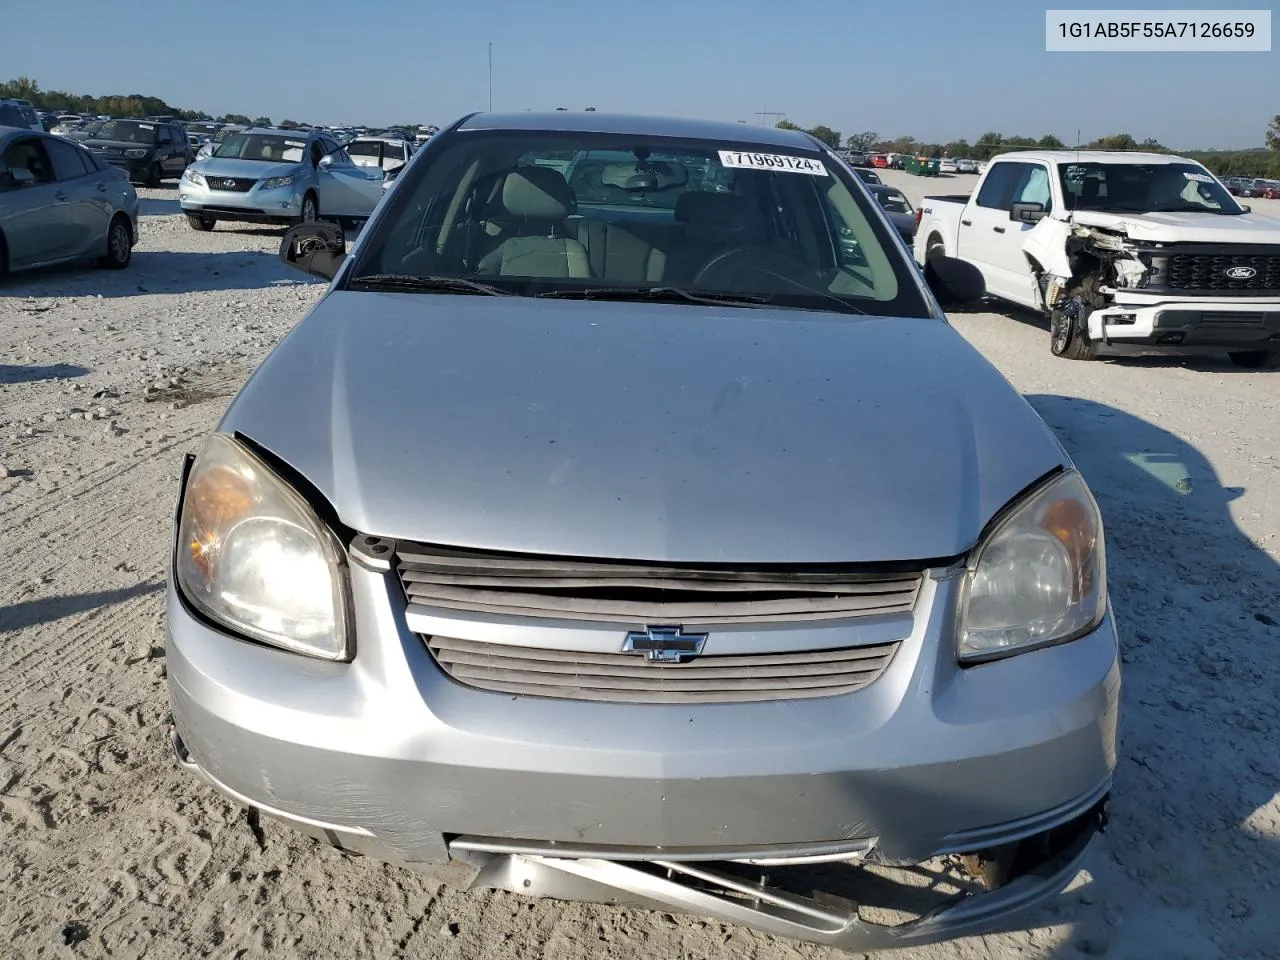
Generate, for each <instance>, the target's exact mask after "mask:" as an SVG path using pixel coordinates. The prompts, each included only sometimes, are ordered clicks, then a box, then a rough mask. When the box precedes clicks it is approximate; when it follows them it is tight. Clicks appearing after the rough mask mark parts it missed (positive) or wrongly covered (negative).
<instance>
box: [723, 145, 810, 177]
mask: <svg viewBox="0 0 1280 960" xmlns="http://www.w3.org/2000/svg"><path fill="white" fill-rule="evenodd" d="M720 162H721V163H722V164H723V165H724V166H726V167H740V168H742V169H744V170H775V171H777V172H779V173H808V174H812V175H813V176H815V177H825V176H827V168H826V167H825V166H824V165H823V163H822V161H821V160H810V159H809V158H808V157H788V156H785V155H783V154H781V153H742V152H740V151H738V150H721V151H720Z"/></svg>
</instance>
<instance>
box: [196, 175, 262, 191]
mask: <svg viewBox="0 0 1280 960" xmlns="http://www.w3.org/2000/svg"><path fill="white" fill-rule="evenodd" d="M205 181H206V182H207V183H208V184H209V189H210V190H228V191H231V192H233V193H248V192H249V191H250V190H252V189H253V185H254V184H255V183H257V182H258V181H257V180H254V179H250V178H247V177H211V176H208V175H206V176H205Z"/></svg>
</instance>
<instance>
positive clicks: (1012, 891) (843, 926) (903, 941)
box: [474, 829, 1097, 953]
mask: <svg viewBox="0 0 1280 960" xmlns="http://www.w3.org/2000/svg"><path fill="white" fill-rule="evenodd" d="M1096 837H1097V833H1096V831H1095V830H1092V829H1090V830H1085V831H1082V832H1081V834H1080V836H1079V837H1077V838H1076V840H1075V841H1074V842H1072V843H1071V844H1070V845H1068V846H1067V847H1065V848H1064V849H1063V850H1061V851H1060V852H1059V853H1058V855H1057V856H1055V857H1054V858H1053V859H1052V860H1050V861H1048V862H1046V863H1044V864H1042V865H1041V867H1040V868H1039V869H1037V870H1035V871H1033V872H1031V873H1028V874H1025V875H1023V876H1021V877H1019V878H1018V879H1016V880H1014V881H1013V882H1011V883H1009V884H1008V885H1006V886H1003V887H1000V888H999V889H996V890H992V891H987V892H983V893H978V894H959V895H957V896H956V897H954V898H953V899H952V900H951V901H950V902H949V903H946V904H944V905H943V906H941V907H939V908H938V909H936V910H934V911H933V912H931V913H928V914H926V915H924V916H922V917H920V918H919V919H917V920H914V921H911V922H908V923H903V924H899V925H895V926H888V925H885V924H879V923H872V922H868V921H866V920H863V919H862V918H861V917H859V916H858V910H857V907H856V906H855V905H844V906H836V905H828V904H826V903H821V902H819V901H817V900H811V899H808V898H806V897H799V896H796V895H794V894H791V893H787V892H784V891H782V890H776V889H773V888H770V887H766V886H758V885H756V884H753V883H750V882H749V881H746V880H743V879H742V878H740V877H736V876H731V875H729V874H727V873H724V872H722V871H720V870H717V869H715V868H714V867H713V866H712V865H711V864H705V863H689V862H681V861H657V860H655V861H652V862H651V864H650V866H651V867H656V868H658V871H652V870H645V869H642V868H640V867H638V866H635V865H631V864H627V863H620V862H617V861H613V860H593V859H562V858H557V857H544V856H531V855H520V854H512V855H509V856H506V857H501V858H494V860H490V862H489V863H488V864H487V865H486V867H485V868H484V869H482V871H481V874H480V876H479V877H478V878H477V880H476V883H475V884H474V886H492V887H498V888H501V889H506V890H511V891H514V892H516V893H523V894H529V895H533V896H547V897H555V898H562V899H570V900H592V901H597V902H599V901H605V902H609V901H612V902H615V903H625V904H630V905H635V906H642V907H650V908H654V909H665V910H671V911H676V912H680V913H692V914H697V915H699V916H703V917H710V918H713V919H716V920H721V921H724V922H727V923H736V924H740V925H742V926H745V927H751V928H753V929H755V930H759V931H761V932H764V933H768V934H772V935H774V936H779V937H786V938H789V939H794V940H802V941H807V942H811V943H820V944H824V945H826V946H830V947H835V948H838V949H841V950H848V951H852V952H855V953H856V952H864V953H865V952H871V951H874V950H886V949H893V948H898V947H907V946H915V945H920V944H925V943H934V942H938V941H941V940H948V939H951V938H953V937H957V936H962V935H966V934H973V933H982V932H989V931H990V929H991V928H992V927H993V926H996V925H999V924H1002V923H1003V922H1005V921H1006V919H1007V918H1008V917H1009V916H1010V915H1012V914H1015V913H1021V912H1022V911H1024V910H1027V909H1030V908H1031V907H1034V906H1036V905H1038V904H1040V903H1042V902H1044V901H1046V900H1049V899H1051V898H1053V897H1055V896H1057V895H1058V894H1059V893H1061V892H1062V891H1063V890H1064V889H1065V888H1066V887H1067V886H1068V885H1069V884H1070V883H1071V881H1072V880H1073V879H1075V877H1076V875H1077V874H1078V873H1079V871H1080V869H1081V867H1082V866H1083V864H1084V862H1085V860H1086V859H1087V858H1088V856H1089V853H1090V850H1091V849H1092V846H1093V843H1094V841H1095V839H1096ZM708 887H711V888H715V889H708ZM602 892H611V893H612V896H602Z"/></svg>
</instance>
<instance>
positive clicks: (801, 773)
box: [167, 112, 1120, 951]
mask: <svg viewBox="0 0 1280 960" xmlns="http://www.w3.org/2000/svg"><path fill="white" fill-rule="evenodd" d="M718 187H726V188H727V189H725V190H723V191H722V190H720V189H717V188H718ZM281 253H282V256H283V258H284V259H285V260H286V261H287V262H289V263H291V264H293V265H295V266H298V267H301V268H304V269H306V270H308V271H309V272H311V273H313V274H315V275H317V276H321V277H324V278H326V279H328V280H330V281H331V285H330V288H329V290H328V292H327V293H326V294H325V296H324V297H323V298H322V299H321V300H320V302H319V303H318V305H317V306H316V307H315V308H314V309H313V310H312V312H311V313H310V315H308V316H307V317H306V318H305V319H303V320H302V321H301V322H300V323H299V324H298V325H297V326H296V327H294V329H293V330H292V331H291V333H290V334H289V336H288V337H287V338H286V339H285V340H284V341H282V342H281V344H280V345H279V346H278V347H277V348H276V350H275V352H273V353H272V355H271V357H270V358H269V359H268V360H267V361H266V362H265V363H264V364H263V366H262V367H261V368H260V369H259V370H258V372H257V373H256V374H254V376H253V377H252V378H250V380H249V382H248V384H247V385H246V386H245V387H244V389H243V390H242V391H241V392H240V394H239V395H238V396H237V397H236V399H235V400H234V401H233V402H232V404H231V406H230V408H229V410H228V411H227V413H226V415H225V417H224V418H223V420H222V422H221V423H220V425H219V426H218V428H217V429H216V431H215V432H214V433H213V434H211V435H210V436H209V438H208V439H207V440H206V441H205V443H204V444H203V445H202V447H201V449H200V450H199V452H198V453H196V454H195V455H193V456H192V457H190V458H189V459H188V462H187V464H186V468H185V470H184V474H183V479H182V483H181V489H180V493H179V503H178V523H177V527H176V536H175V540H174V542H173V543H172V546H171V554H170V556H171V558H172V561H171V576H170V583H169V588H168V645H167V651H168V661H167V663H168V684H169V693H170V701H171V705H172V710H173V718H174V730H173V747H174V751H175V754H176V757H177V759H178V761H179V762H180V763H181V764H182V765H183V766H184V767H185V768H187V769H188V770H190V771H191V772H192V773H195V774H197V775H199V776H201V777H202V778H203V779H204V781H205V782H206V783H207V784H208V785H210V786H211V787H212V788H214V789H216V790H219V791H221V792H223V793H224V794H225V795H226V796H228V797H230V798H232V799H233V800H234V801H235V802H237V803H240V804H244V805H247V806H249V807H251V808H254V809H256V810H258V811H261V812H262V813H265V814H269V815H272V816H275V817H278V818H280V819H281V820H283V821H285V822H286V823H288V824H291V825H293V826H294V827H296V828H297V829H299V830H302V831H304V832H307V833H310V834H312V835H315V836H317V837H321V838H323V839H324V840H326V841H327V842H329V843H332V844H335V845H338V846H340V847H342V848H344V849H348V850H353V851H360V852H363V853H366V854H370V855H373V856H377V857H380V858H383V859H385V860H388V861H391V862H394V863H397V864H400V865H403V866H407V867H411V868H413V869H420V870H429V871H438V873H439V875H440V876H444V877H447V878H450V879H451V880H453V881H454V882H457V883H461V884H464V885H469V886H474V887H499V888H505V889H509V890H514V891H516V892H519V893H524V894H533V895H547V896H555V897H561V898H565V897H569V898H582V899H591V900H603V901H606V902H628V903H638V904H642V905H645V906H648V907H653V908H658V909H663V910H672V909H676V910H686V911H694V912H698V913H702V914H706V915H710V916H712V917H714V918H716V919H717V920H719V921H721V922H736V923H743V924H748V925H751V926H753V927H756V928H758V929H761V930H765V931H769V932H771V933H774V934H778V935H782V936H788V937H794V938H798V939H802V940H810V941H815V942H820V943H825V944H829V945H833V946H838V947H842V948H845V949H849V950H854V951H870V950H873V949H879V948H881V947H887V946H904V945H907V944H912V943H920V942H924V941H926V940H931V939H937V938H940V937H948V936H955V935H958V934H961V933H976V932H980V931H982V930H984V929H986V928H988V927H989V926H991V925H993V924H999V925H1007V924H1008V923H1010V922H1011V921H1010V919H1009V916H1010V915H1011V914H1014V913H1016V912H1018V911H1020V910H1022V909H1024V908H1026V907H1028V906H1030V905H1032V904H1035V903H1038V902H1041V901H1043V900H1046V899H1048V898H1051V897H1054V896H1055V895H1056V894H1058V893H1059V892H1060V891H1061V890H1062V889H1063V888H1064V887H1066V886H1067V885H1068V884H1069V883H1070V882H1071V880H1072V879H1073V878H1074V877H1075V876H1076V874H1077V873H1078V871H1079V869H1080V866H1081V864H1082V863H1083V862H1084V858H1085V857H1086V855H1087V852H1088V850H1089V847H1090V844H1091V841H1092V839H1093V838H1094V836H1095V834H1096V833H1097V831H1098V830H1099V828H1100V827H1101V826H1102V823H1103V811H1104V803H1105V800H1106V797H1107V794H1108V791H1109V789H1110V784H1111V777H1112V772H1113V770H1114V768H1115V764H1116V724H1117V712H1118V700H1119V691H1120V661H1119V656H1118V650H1117V640H1116V631H1115V624H1114V622H1113V619H1112V616H1111V611H1110V608H1109V605H1108V601H1107V582H1106V556H1105V550H1104V538H1103V530H1102V519H1101V517H1100V515H1099V511H1098V507H1097V504H1096V503H1095V502H1094V499H1093V496H1092V495H1091V493H1090V492H1089V489H1088V488H1087V486H1086V485H1085V482H1084V479H1083V478H1082V477H1081V475H1080V474H1079V473H1078V472H1077V471H1076V469H1075V468H1074V466H1073V465H1072V463H1071V461H1070V460H1069V459H1068V457H1067V455H1066V453H1065V452H1064V451H1063V448H1062V446H1061V445H1060V444H1059V443H1058V441H1057V440H1056V438H1055V437H1054V436H1053V434H1052V433H1051V432H1050V431H1049V428H1048V427H1047V426H1046V425H1045V424H1044V423H1043V422H1042V421H1041V420H1040V418H1039V417H1038V416H1037V415H1036V413H1035V411H1034V410H1032V408H1031V407H1030V406H1029V405H1028V404H1027V403H1026V401H1025V400H1023V398H1022V397H1021V396H1019V394H1018V393H1017V392H1016V391H1015V390H1014V388H1013V387H1012V386H1010V384H1009V383H1008V382H1007V381H1006V380H1005V379H1004V378H1003V377H1001V375H1000V374H999V373H998V372H997V371H996V370H995V369H994V368H993V367H992V366H991V365H990V364H989V363H988V362H987V361H986V360H985V359H984V358H983V357H982V356H981V355H980V354H979V353H978V352H977V351H976V350H975V349H974V348H973V347H971V346H970V345H969V344H968V343H967V342H966V341H965V340H964V339H963V338H962V337H961V336H960V335H959V334H958V333H957V332H956V331H955V330H954V329H952V327H951V326H950V325H949V324H948V323H947V320H946V316H945V314H944V313H943V312H942V308H941V306H940V303H939V300H938V299H937V298H938V297H944V298H946V299H948V300H955V301H967V300H969V299H973V298H975V297H977V296H979V295H981V293H982V284H981V276H980V274H979V275H976V276H975V274H976V270H975V269H974V268H973V267H971V266H970V265H968V264H965V263H962V262H960V261H956V260H949V259H947V258H945V257H934V258H932V259H931V260H930V261H929V263H928V265H927V266H926V267H925V268H924V270H919V269H917V267H916V266H915V264H914V263H913V262H912V261H911V258H910V254H909V252H908V251H907V250H906V249H905V247H904V246H903V244H902V243H901V242H900V241H899V240H898V239H897V237H895V236H894V235H893V232H892V230H891V228H890V226H889V224H888V223H887V221H886V220H885V218H884V217H883V216H882V215H881V214H880V211H879V210H878V209H877V206H876V202H875V200H873V199H872V198H871V196H870V195H869V194H868V193H867V191H866V190H864V189H863V188H862V187H861V186H860V185H859V184H858V183H857V181H856V180H855V179H854V176H853V174H852V173H851V172H850V170H849V169H848V167H847V166H846V165H845V164H844V163H843V162H841V161H840V160H839V159H838V158H837V157H836V156H835V154H833V153H831V152H830V151H829V150H828V149H827V148H826V147H825V146H824V145H822V144H820V143H819V142H817V141H816V140H814V139H813V138H811V137H810V136H808V135H807V134H804V133H801V132H797V131H788V130H776V129H772V128H756V127H746V126H744V125H740V124H713V123H698V122H694V121H689V120H661V119H655V118H638V117H621V116H609V115H605V114H599V113H576V114H575V113H568V112H564V113H555V114H547V115H539V114H529V113H520V114H512V115H503V116H490V115H479V116H475V117H471V118H468V119H466V120H465V121H464V122H462V123H460V124H458V125H456V126H454V127H453V128H450V129H448V130H446V131H445V132H443V133H441V134H439V135H438V137H436V138H433V141H432V146H431V148H430V149H428V150H425V151H423V152H422V154H421V155H420V156H419V157H417V158H416V159H415V160H414V161H413V162H412V163H411V164H409V165H408V166H407V167H406V168H405V172H404V174H403V175H402V177H401V178H400V181H399V182H398V183H397V185H396V187H395V189H393V190H391V191H390V192H389V193H388V194H387V196H386V199H385V201H384V202H383V203H382V204H380V205H379V208H378V209H377V210H376V211H375V212H374V214H373V217H372V219H371V221H370V223H369V224H368V225H367V227H366V230H365V232H364V234H363V235H362V237H361V238H360V239H359V240H358V241H357V242H356V245H355V247H354V248H353V249H352V250H351V251H350V253H349V254H348V252H347V251H346V249H345V245H344V239H343V234H342V231H341V230H340V229H339V228H338V227H337V226H335V225H333V224H329V223H309V224H302V225H299V226H295V227H293V228H291V229H290V230H289V232H288V233H287V234H286V236H285V237H284V240H283V242H282V246H281ZM922 862H923V863H925V864H927V867H926V868H921V869H920V870H918V871H916V870H913V871H911V872H910V873H908V874H906V880H905V881H903V877H904V874H902V873H898V874H894V873H892V872H891V871H890V872H888V873H886V872H885V871H889V868H890V867H894V866H896V867H902V866H905V865H913V864H918V863H922ZM876 871H880V876H879V877H877V876H876ZM926 877H928V878H932V879H929V881H928V882H927V883H926ZM859 881H860V882H861V883H862V884H863V886H862V888H861V889H862V891H863V893H865V894H867V897H868V899H866V900H864V899H863V897H862V895H861V894H859V895H856V896H855V895H853V894H851V893H850V892H849V891H850V890H851V889H858V887H857V883H858V882H859ZM842 884H843V885H842ZM850 884H853V886H850ZM814 890H820V891H821V892H822V894H824V895H820V896H817V897H810V896H809V894H810V893H811V892H813V891H814ZM801 894H803V895H801ZM825 894H834V895H836V896H834V897H833V896H827V895H825ZM894 897H896V898H897V899H896V900H895V899H894ZM886 898H887V899H886ZM885 905H889V906H894V907H895V908H898V909H902V910H908V911H909V912H910V910H914V914H915V916H916V917H917V919H916V920H914V921H908V922H904V923H901V924H898V925H891V924H888V923H886V922H884V921H885V920H886V916H885V914H884V913H879V914H876V913H875V912H873V910H871V909H867V910H865V911H864V910H863V907H868V908H872V907H876V906H885ZM895 916H896V915H895Z"/></svg>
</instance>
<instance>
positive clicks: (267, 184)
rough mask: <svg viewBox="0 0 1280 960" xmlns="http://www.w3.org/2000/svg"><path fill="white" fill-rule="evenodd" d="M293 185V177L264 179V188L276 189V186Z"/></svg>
mask: <svg viewBox="0 0 1280 960" xmlns="http://www.w3.org/2000/svg"><path fill="white" fill-rule="evenodd" d="M291 186H293V177H271V178H270V179H268V180H263V181H262V189H263V190H274V189H275V188H276V187H291Z"/></svg>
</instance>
